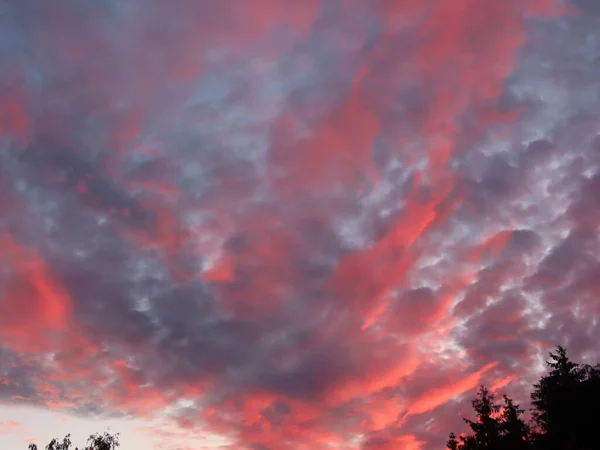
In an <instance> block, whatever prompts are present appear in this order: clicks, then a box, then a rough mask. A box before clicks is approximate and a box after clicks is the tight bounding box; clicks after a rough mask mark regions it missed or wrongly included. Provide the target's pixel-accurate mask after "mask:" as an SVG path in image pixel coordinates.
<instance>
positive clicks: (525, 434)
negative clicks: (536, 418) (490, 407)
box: [500, 394, 530, 450]
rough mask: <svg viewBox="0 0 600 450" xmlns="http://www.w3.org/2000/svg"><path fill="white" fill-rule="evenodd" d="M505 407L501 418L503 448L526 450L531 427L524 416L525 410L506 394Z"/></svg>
mask: <svg viewBox="0 0 600 450" xmlns="http://www.w3.org/2000/svg"><path fill="white" fill-rule="evenodd" d="M503 397H504V406H503V408H502V415H501V417H500V428H501V434H502V448H505V449H512V450H525V449H527V448H529V447H530V445H529V435H530V432H529V426H528V425H527V424H526V423H525V421H524V420H523V418H522V416H523V413H524V412H525V410H523V409H521V408H519V405H516V404H515V403H514V402H513V400H512V399H511V398H509V397H508V396H507V395H506V394H504V396H503Z"/></svg>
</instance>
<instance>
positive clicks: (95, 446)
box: [28, 431, 120, 450]
mask: <svg viewBox="0 0 600 450" xmlns="http://www.w3.org/2000/svg"><path fill="white" fill-rule="evenodd" d="M87 444H88V445H87V446H86V447H84V448H83V449H82V450H116V449H117V447H118V446H119V445H120V444H119V433H116V434H111V433H109V432H107V431H105V432H104V433H103V434H100V433H95V434H92V435H91V436H90V437H89V438H88V440H87ZM71 445H72V443H71V435H70V434H67V435H66V436H65V437H64V438H63V440H62V441H60V440H59V439H56V438H54V439H52V440H51V441H50V443H49V444H48V445H46V447H45V450H71ZM28 449H29V450H38V447H37V445H36V444H29V447H28ZM75 450H79V449H78V448H75Z"/></svg>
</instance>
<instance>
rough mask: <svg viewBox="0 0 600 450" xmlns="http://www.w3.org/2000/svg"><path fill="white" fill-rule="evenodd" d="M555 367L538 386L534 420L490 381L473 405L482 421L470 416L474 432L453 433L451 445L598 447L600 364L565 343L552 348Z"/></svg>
mask: <svg viewBox="0 0 600 450" xmlns="http://www.w3.org/2000/svg"><path fill="white" fill-rule="evenodd" d="M549 355H550V360H549V361H547V362H546V364H547V365H548V368H549V372H548V373H547V374H546V375H544V376H542V377H541V379H540V380H539V382H538V383H536V384H534V385H533V392H532V393H531V405H532V408H531V413H532V414H531V415H532V419H531V423H530V424H527V423H525V421H524V420H523V414H524V412H525V411H524V410H523V409H521V408H520V407H519V405H517V404H515V403H514V402H513V400H512V399H511V398H509V397H507V396H506V395H504V396H503V399H504V403H503V404H502V405H500V404H498V403H496V401H495V398H494V395H493V394H492V393H491V392H490V391H489V390H488V389H487V388H486V387H484V386H481V387H480V388H479V391H478V392H477V397H476V399H475V400H473V402H472V405H473V409H474V410H475V413H476V420H474V421H472V420H469V419H464V420H465V422H467V424H469V427H470V428H471V431H472V432H471V434H467V435H461V436H460V437H458V438H457V437H456V435H455V434H454V433H450V436H449V439H448V441H447V443H446V448H447V449H449V450H598V449H600V439H599V438H598V436H597V430H596V428H595V427H597V424H598V419H599V417H600V414H599V413H598V409H599V408H600V364H597V365H596V366H593V367H592V366H588V365H581V364H577V363H575V362H573V361H571V360H570V359H569V357H568V356H567V351H566V349H565V348H564V347H562V346H558V347H557V349H556V350H555V351H554V352H550V354H549Z"/></svg>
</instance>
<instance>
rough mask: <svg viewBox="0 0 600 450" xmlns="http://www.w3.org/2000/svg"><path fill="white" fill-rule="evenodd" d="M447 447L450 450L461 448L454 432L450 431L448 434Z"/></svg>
mask: <svg viewBox="0 0 600 450" xmlns="http://www.w3.org/2000/svg"><path fill="white" fill-rule="evenodd" d="M446 447H447V448H448V449H449V450H458V449H459V443H458V439H456V435H455V434H454V433H450V436H448V441H447V442H446Z"/></svg>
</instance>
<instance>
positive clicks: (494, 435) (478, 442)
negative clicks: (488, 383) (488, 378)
mask: <svg viewBox="0 0 600 450" xmlns="http://www.w3.org/2000/svg"><path fill="white" fill-rule="evenodd" d="M472 405H473V409H474V410H475V413H476V414H477V420H475V421H473V420H469V419H463V420H464V421H465V422H466V423H467V424H469V427H470V428H471V430H473V434H472V435H471V436H468V437H466V438H462V437H461V440H462V441H463V446H462V448H463V449H464V450H472V449H473V450H475V449H480V448H481V449H488V450H496V449H497V450H500V435H501V431H502V427H501V424H500V421H499V420H498V417H497V415H498V412H499V411H500V405H499V404H497V403H496V401H495V398H494V394H492V393H491V392H490V391H489V389H488V388H486V387H485V386H481V387H480V388H479V391H477V398H476V399H475V400H473V402H472Z"/></svg>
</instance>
